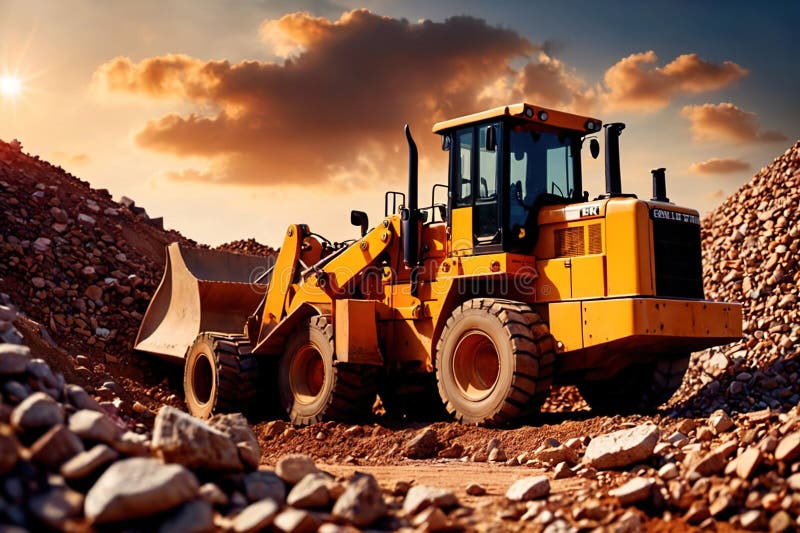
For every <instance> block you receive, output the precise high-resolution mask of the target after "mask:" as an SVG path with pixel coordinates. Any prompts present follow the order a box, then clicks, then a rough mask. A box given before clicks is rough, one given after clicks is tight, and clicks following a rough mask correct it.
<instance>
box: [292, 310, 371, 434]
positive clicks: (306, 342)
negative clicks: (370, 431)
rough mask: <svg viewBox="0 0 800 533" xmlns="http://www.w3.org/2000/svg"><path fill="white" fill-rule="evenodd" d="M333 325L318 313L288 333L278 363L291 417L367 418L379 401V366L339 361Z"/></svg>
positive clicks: (302, 422)
mask: <svg viewBox="0 0 800 533" xmlns="http://www.w3.org/2000/svg"><path fill="white" fill-rule="evenodd" d="M333 340H334V335H333V327H331V325H330V324H329V323H328V320H327V319H326V318H325V317H324V316H315V317H312V318H310V319H309V320H308V321H306V322H304V323H302V324H301V325H300V326H298V327H297V328H296V329H295V330H294V332H293V333H292V334H291V335H290V336H289V339H288V341H287V343H286V348H285V349H284V352H283V355H282V356H281V361H280V365H279V369H278V390H279V393H280V399H281V404H282V405H283V407H284V409H285V410H286V413H287V414H288V415H289V420H290V421H291V422H292V424H294V425H297V426H307V425H310V424H314V423H316V422H321V421H323V420H336V421H355V422H364V421H365V420H366V419H368V418H369V416H370V415H371V413H372V405H373V403H374V402H375V394H376V383H377V377H378V372H379V370H380V368H379V367H377V366H373V365H357V364H349V363H335V352H334V343H333Z"/></svg>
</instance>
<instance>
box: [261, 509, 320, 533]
mask: <svg viewBox="0 0 800 533" xmlns="http://www.w3.org/2000/svg"><path fill="white" fill-rule="evenodd" d="M272 527H273V528H274V529H276V530H278V531H281V532H282V533H314V532H315V531H317V528H318V527H319V520H317V518H316V517H315V516H314V515H312V514H311V513H309V512H308V511H303V510H300V509H291V508H290V509H284V510H283V511H281V513H280V514H279V515H278V516H276V517H275V520H274V521H273V522H272Z"/></svg>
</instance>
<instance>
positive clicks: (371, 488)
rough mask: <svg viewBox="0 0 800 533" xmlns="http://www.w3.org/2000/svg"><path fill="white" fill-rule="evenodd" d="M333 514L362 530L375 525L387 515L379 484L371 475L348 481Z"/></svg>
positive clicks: (362, 475) (359, 476) (356, 477)
mask: <svg viewBox="0 0 800 533" xmlns="http://www.w3.org/2000/svg"><path fill="white" fill-rule="evenodd" d="M414 488H416V487H414ZM414 488H412V489H411V490H410V491H409V494H411V492H413V491H414ZM406 499H408V496H406ZM404 508H405V505H404ZM331 514H333V516H335V517H338V518H340V519H342V520H346V521H347V522H350V523H351V524H353V525H354V526H356V527H360V528H365V527H367V526H370V525H372V524H374V523H375V522H376V521H377V520H379V519H380V518H382V517H383V516H384V515H386V503H385V502H384V501H383V495H382V494H381V488H380V486H379V485H378V482H377V481H376V480H375V478H374V477H372V476H371V475H369V474H357V475H355V476H353V478H352V479H350V481H348V483H347V487H346V488H345V490H344V493H342V495H341V496H339V499H337V500H336V503H335V504H334V506H333V511H332V512H331Z"/></svg>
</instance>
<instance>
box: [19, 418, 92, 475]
mask: <svg viewBox="0 0 800 533" xmlns="http://www.w3.org/2000/svg"><path fill="white" fill-rule="evenodd" d="M82 451H83V443H82V442H81V439H79V438H78V437H77V435H75V434H74V433H72V432H71V431H70V430H69V429H67V427H66V426H65V425H63V424H58V425H55V426H53V427H52V428H50V429H49V430H48V431H47V433H45V434H44V435H42V436H41V437H39V438H38V439H37V440H36V442H34V443H33V444H32V445H31V447H30V452H31V459H33V460H34V462H36V463H39V464H40V465H42V466H44V467H46V468H49V469H50V470H58V469H59V468H61V465H62V464H64V463H65V462H66V461H68V460H70V459H72V458H73V457H75V456H76V455H78V454H79V453H81V452H82Z"/></svg>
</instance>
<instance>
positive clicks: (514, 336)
mask: <svg viewBox="0 0 800 533" xmlns="http://www.w3.org/2000/svg"><path fill="white" fill-rule="evenodd" d="M624 127H625V126H624V124H621V123H612V124H606V125H605V126H604V127H601V122H600V121H599V120H597V119H594V118H591V117H584V116H577V115H573V114H568V113H564V112H560V111H557V110H553V109H545V108H543V107H539V106H535V105H531V104H527V103H519V104H513V105H508V106H504V107H499V108H496V109H490V110H487V111H484V112H481V113H477V114H474V115H469V116H465V117H461V118H456V119H453V120H448V121H445V122H441V123H438V124H436V125H435V126H434V128H433V131H434V133H437V134H439V135H441V138H442V148H443V149H444V150H445V151H446V153H447V154H448V157H449V173H448V179H447V184H446V185H436V186H434V189H433V191H432V196H431V205H428V206H420V205H419V194H418V184H417V148H416V145H415V143H414V141H413V139H412V137H411V134H410V131H409V130H408V127H406V130H405V133H406V137H407V141H408V145H409V183H408V191H407V194H406V193H401V192H387V193H386V197H385V199H384V203H385V213H384V215H385V216H384V217H383V218H382V219H381V220H379V221H378V223H377V224H376V225H375V226H374V227H372V228H370V227H369V222H368V220H367V216H366V214H365V213H363V212H359V211H353V212H352V214H351V222H352V223H353V224H354V225H357V226H359V227H360V236H359V237H358V238H356V239H354V240H352V241H350V242H347V243H344V244H334V243H331V242H330V241H328V240H327V239H326V238H324V237H322V236H321V235H318V234H317V233H314V232H312V230H311V229H310V228H309V227H308V226H306V225H304V224H292V225H290V226H289V227H288V228H287V230H286V233H285V240H284V242H283V246H282V247H281V248H280V252H279V253H278V254H277V256H276V257H274V258H265V257H249V256H241V255H233V254H226V253H221V252H209V251H202V250H190V249H185V248H181V247H179V246H178V245H176V244H172V245H170V246H169V247H168V262H167V267H166V271H165V273H164V278H163V281H162V282H161V285H160V286H159V288H158V291H157V292H156V293H155V295H154V297H153V300H152V302H151V304H150V307H149V309H148V311H147V313H146V315H145V317H144V319H143V322H142V325H141V330H140V332H139V336H138V338H137V341H136V345H135V348H136V349H138V350H141V351H145V352H150V353H154V354H158V355H161V356H164V357H170V358H175V359H178V360H180V359H183V360H184V365H185V378H184V385H185V391H186V402H187V405H188V408H189V411H190V412H191V413H193V414H194V415H197V416H201V417H207V416H210V415H211V414H212V413H215V412H224V411H231V410H245V409H246V408H251V407H255V408H257V409H264V410H266V409H269V408H270V407H271V405H269V404H270V401H271V400H269V394H267V395H260V394H258V393H259V392H265V391H266V392H268V393H271V394H273V397H274V398H275V400H274V401H276V402H280V404H281V406H282V408H283V409H284V410H285V412H286V413H287V415H288V417H289V419H290V420H291V421H292V422H293V423H294V424H298V425H304V424H311V423H314V422H318V421H321V420H329V419H333V420H349V421H359V420H363V419H364V417H365V416H367V415H368V414H369V413H370V409H371V408H372V406H373V403H374V401H375V398H376V394H380V396H381V398H382V399H383V401H384V404H385V405H386V407H387V409H388V410H389V411H395V412H397V413H406V414H409V415H412V416H413V414H425V413H431V412H435V411H436V410H438V409H441V408H442V407H444V408H445V409H446V410H447V412H449V413H450V414H451V415H452V416H453V417H454V418H455V419H457V420H459V421H461V422H463V423H468V424H485V425H501V424H506V423H512V422H519V421H521V420H524V418H525V417H527V416H528V415H530V414H531V413H534V412H536V411H537V410H538V408H539V407H540V406H541V403H542V402H543V401H544V400H545V398H546V397H547V395H548V392H549V390H550V387H551V385H552V384H554V383H574V384H577V386H578V387H579V389H580V391H581V393H582V394H583V395H584V397H585V399H586V400H587V401H588V402H589V403H590V405H591V406H592V408H593V409H596V410H603V411H611V412H622V411H629V410H631V409H641V410H646V409H652V408H655V407H657V406H658V405H660V404H661V403H662V402H664V401H665V400H667V399H669V397H670V396H671V395H672V394H673V393H674V392H675V390H676V389H677V388H678V386H679V385H680V383H681V380H682V379H683V375H684V373H685V371H686V368H687V365H688V362H689V354H690V353H691V352H692V351H696V350H700V349H703V348H706V347H709V346H714V345H718V344H723V343H727V342H731V341H733V340H736V339H738V338H740V337H741V332H742V316H741V306H740V305H738V304H734V303H726V302H712V301H708V300H706V299H705V298H704V294H703V276H702V265H701V251H700V219H699V216H698V213H697V211H695V210H692V209H688V208H685V207H679V206H676V205H674V204H672V203H670V202H669V200H668V199H667V197H666V187H665V183H664V182H665V179H664V169H658V170H654V171H653V190H654V197H653V198H652V199H651V200H649V201H646V200H640V199H638V198H637V197H636V196H635V195H632V194H624V193H623V192H622V190H621V185H620V164H619V137H620V134H621V132H622V130H623V129H624ZM603 128H604V129H605V166H606V191H605V193H604V194H601V195H599V196H597V197H595V198H594V199H592V200H590V199H589V193H587V192H584V191H583V181H582V178H583V176H582V172H581V155H582V153H583V151H584V150H583V149H584V145H587V148H588V151H589V152H590V154H591V156H592V157H595V158H596V157H597V156H598V155H599V151H600V145H599V142H598V140H597V135H599V133H600V132H601V130H602V129H603ZM441 190H446V191H447V196H446V201H443V202H441V203H436V201H435V200H436V196H435V193H436V192H437V191H441ZM441 196H444V195H443V194H442V195H441ZM254 403H255V404H256V405H255V406H254V405H253V404H254Z"/></svg>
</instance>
